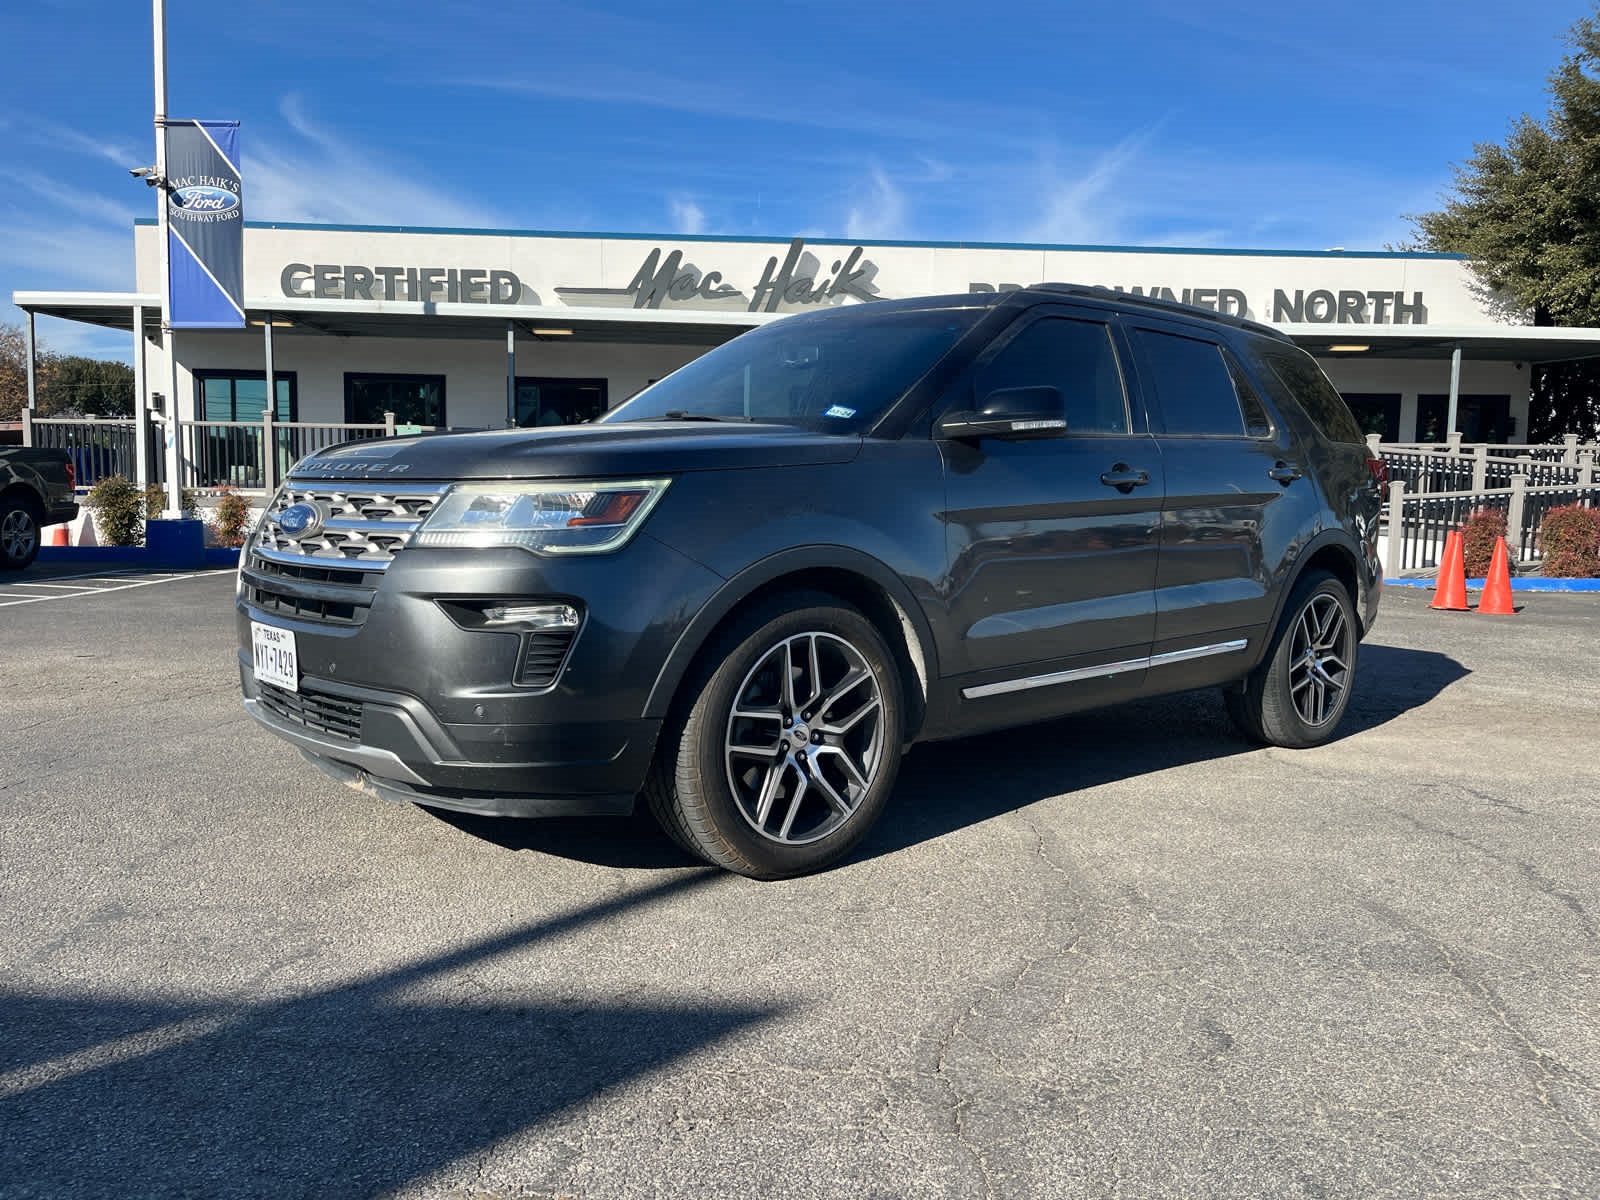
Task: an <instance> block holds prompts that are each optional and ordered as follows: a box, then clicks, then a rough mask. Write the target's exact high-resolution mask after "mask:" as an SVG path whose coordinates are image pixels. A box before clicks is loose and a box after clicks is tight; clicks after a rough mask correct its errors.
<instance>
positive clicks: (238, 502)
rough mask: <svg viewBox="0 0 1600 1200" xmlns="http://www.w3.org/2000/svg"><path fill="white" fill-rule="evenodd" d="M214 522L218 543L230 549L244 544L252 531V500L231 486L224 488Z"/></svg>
mask: <svg viewBox="0 0 1600 1200" xmlns="http://www.w3.org/2000/svg"><path fill="white" fill-rule="evenodd" d="M212 524H213V526H214V527H215V529H216V531H217V545H219V546H227V547H229V548H230V549H232V548H235V547H238V546H242V545H244V539H245V536H246V535H247V534H248V533H249V532H250V501H248V500H246V499H245V498H244V497H243V496H241V495H240V494H239V493H238V492H236V491H234V489H233V488H231V487H225V488H223V489H222V498H221V499H220V500H218V501H217V511H216V513H215V514H214V515H213V519H212Z"/></svg>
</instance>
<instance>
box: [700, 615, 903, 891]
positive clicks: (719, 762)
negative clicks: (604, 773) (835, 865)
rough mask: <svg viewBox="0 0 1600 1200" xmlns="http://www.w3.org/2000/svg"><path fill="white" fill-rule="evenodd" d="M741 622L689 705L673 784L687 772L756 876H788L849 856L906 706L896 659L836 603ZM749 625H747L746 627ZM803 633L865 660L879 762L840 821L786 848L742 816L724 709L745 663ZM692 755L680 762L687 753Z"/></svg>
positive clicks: (874, 800)
mask: <svg viewBox="0 0 1600 1200" xmlns="http://www.w3.org/2000/svg"><path fill="white" fill-rule="evenodd" d="M761 615H763V616H766V619H761V616H754V619H752V620H751V621H750V622H747V623H744V624H742V625H741V626H740V627H739V628H738V629H736V630H735V631H733V632H732V633H731V634H730V637H729V638H728V639H727V640H726V641H724V642H723V646H724V647H727V653H726V654H724V655H723V656H722V657H721V661H720V662H718V663H717V664H716V665H715V667H714V669H713V670H712V671H711V673H710V676H709V678H707V679H706V680H705V682H704V685H703V687H702V688H701V689H700V691H699V694H698V696H697V697H696V698H695V700H694V703H693V706H692V708H691V710H690V724H691V728H690V729H688V730H686V733H687V735H688V736H686V737H685V739H684V742H683V745H682V750H681V756H680V761H679V763H678V772H677V775H678V779H677V783H678V787H679V789H680V792H681V791H682V789H683V788H684V785H685V783H686V782H689V780H688V779H686V778H685V772H686V769H687V770H688V771H691V772H692V776H691V777H692V778H693V779H694V781H695V782H694V783H693V784H691V787H692V788H693V790H694V791H695V793H696V794H697V795H696V798H697V799H698V801H699V803H700V804H701V806H702V807H703V810H704V813H705V815H706V816H707V817H708V818H709V819H710V821H711V824H712V825H713V826H714V828H715V830H716V832H717V834H718V835H719V836H720V838H721V839H722V840H723V841H724V842H726V843H727V844H728V845H729V847H730V848H731V849H733V850H734V851H735V852H736V854H737V855H738V857H739V858H740V859H742V860H744V863H745V864H748V866H749V867H750V868H754V869H753V870H751V869H744V868H742V867H741V868H736V869H741V870H742V873H744V874H749V875H753V876H755V877H758V878H786V877H789V876H793V875H799V874H804V873H806V872H808V871H815V870H818V869H820V868H821V867H824V866H826V865H827V864H829V863H831V862H835V861H837V860H838V859H839V858H840V857H842V856H843V855H845V854H848V853H849V852H850V851H851V850H852V849H854V848H855V846H856V845H857V844H858V843H859V842H860V841H861V839H862V838H863V837H864V836H866V833H867V831H868V830H869V829H871V827H872V825H873V824H874V823H875V822H876V821H877V819H878V817H879V816H880V815H881V814H882V811H883V808H884V806H885V804H886V803H887V802H888V798H889V794H890V792H891V791H893V789H894V782H895V777H896V775H897V774H898V772H899V765H900V757H901V751H902V743H903V740H904V725H905V716H904V714H905V706H904V701H903V698H902V689H901V683H900V676H899V671H898V670H897V668H896V665H895V658H894V655H893V653H892V651H891V650H890V648H889V646H888V645H887V643H886V642H885V641H884V639H883V637H882V635H881V634H880V633H879V632H878V630H877V628H876V627H875V626H874V625H873V624H872V623H871V622H870V621H868V620H867V619H866V618H865V617H864V616H862V615H861V614H860V613H859V612H857V611H856V610H854V609H852V608H848V607H845V606H843V605H842V604H815V603H811V604H808V605H807V606H806V607H803V608H795V609H791V610H788V611H784V612H781V613H779V614H777V615H769V614H766V613H763V614H761ZM752 626H753V627H752ZM803 633H827V634H832V635H834V636H836V637H840V638H843V639H844V640H845V641H847V642H849V643H850V644H851V645H852V646H853V647H854V648H855V649H856V650H857V651H858V652H859V653H860V654H861V656H862V657H863V658H864V659H866V661H867V664H868V666H869V667H870V668H871V670H872V672H873V674H874V676H875V677H876V679H877V684H878V689H879V694H880V695H881V696H882V698H883V721H884V726H883V738H884V745H883V761H882V764H881V765H880V767H879V769H878V774H877V776H876V777H875V778H874V779H873V781H872V785H871V787H870V788H869V789H868V792H867V795H866V798H865V799H863V800H862V801H861V803H860V804H859V805H858V806H857V808H856V811H855V812H854V814H852V816H851V817H850V819H849V820H848V821H846V822H845V824H844V825H843V826H841V827H840V828H838V829H836V830H834V831H833V832H832V833H830V834H828V835H827V836H826V837H823V838H821V839H819V840H817V841H815V842H810V843H807V844H805V845H800V846H788V845H783V844H780V843H778V842H774V841H771V840H769V839H767V838H764V837H762V836H761V835H760V834H758V833H757V832H756V831H755V830H754V829H753V828H751V826H750V825H749V823H748V822H747V821H746V820H745V818H744V815H743V813H742V812H741V811H740V809H739V806H738V803H737V801H736V800H735V799H734V796H733V791H732V788H731V787H730V785H729V783H728V778H727V771H726V768H725V765H724V761H723V754H724V742H725V738H726V735H727V722H728V715H729V712H730V710H731V708H732V705H733V701H734V699H735V693H736V692H737V690H738V688H739V687H740V685H741V684H742V683H743V682H744V679H745V677H746V675H748V674H749V672H750V670H751V668H753V667H754V666H755V664H756V663H757V662H758V661H759V660H760V659H761V658H762V657H763V656H764V655H766V654H767V653H768V652H769V651H770V650H771V649H772V648H773V646H775V645H776V644H777V643H779V642H780V641H782V640H784V639H785V638H790V637H794V636H795V635H797V634H803ZM690 757H692V759H693V760H694V761H693V762H692V763H691V762H686V761H683V760H684V759H685V758H690Z"/></svg>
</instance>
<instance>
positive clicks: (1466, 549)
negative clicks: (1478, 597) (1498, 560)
mask: <svg viewBox="0 0 1600 1200" xmlns="http://www.w3.org/2000/svg"><path fill="white" fill-rule="evenodd" d="M1505 536H1506V514H1505V513H1503V512H1501V511H1500V510H1499V509H1498V508H1480V509H1476V510H1475V511H1474V512H1473V513H1472V515H1471V516H1469V517H1468V518H1467V519H1466V520H1465V521H1464V522H1462V525H1461V550H1462V553H1463V554H1464V555H1465V556H1466V560H1467V577H1468V578H1469V579H1482V578H1483V577H1484V576H1486V575H1488V574H1489V566H1490V564H1491V563H1493V562H1494V544H1495V541H1496V539H1498V538H1503V537H1505Z"/></svg>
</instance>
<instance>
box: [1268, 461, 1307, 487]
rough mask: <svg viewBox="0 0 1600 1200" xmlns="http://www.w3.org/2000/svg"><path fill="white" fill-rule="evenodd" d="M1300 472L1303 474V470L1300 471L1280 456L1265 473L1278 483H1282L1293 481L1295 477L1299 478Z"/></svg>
mask: <svg viewBox="0 0 1600 1200" xmlns="http://www.w3.org/2000/svg"><path fill="white" fill-rule="evenodd" d="M1302 474H1304V472H1302V471H1301V470H1300V468H1299V467H1297V466H1295V465H1294V464H1293V463H1286V462H1284V461H1283V460H1282V459H1281V458H1280V459H1279V460H1278V462H1277V465H1276V466H1274V467H1273V468H1272V470H1270V471H1268V472H1267V475H1268V476H1269V477H1270V478H1272V479H1276V480H1277V481H1278V482H1279V483H1283V484H1289V483H1293V482H1294V481H1295V480H1296V479H1299V478H1300V476H1301V475H1302Z"/></svg>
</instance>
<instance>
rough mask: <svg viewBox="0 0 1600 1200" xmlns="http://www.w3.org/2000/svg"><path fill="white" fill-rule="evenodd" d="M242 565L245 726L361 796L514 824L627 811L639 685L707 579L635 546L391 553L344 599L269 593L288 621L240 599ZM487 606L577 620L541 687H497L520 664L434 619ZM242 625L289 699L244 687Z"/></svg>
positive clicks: (306, 583)
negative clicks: (289, 599) (280, 652)
mask: <svg viewBox="0 0 1600 1200" xmlns="http://www.w3.org/2000/svg"><path fill="white" fill-rule="evenodd" d="M251 567H252V562H251V560H250V559H249V558H248V556H247V560H246V563H245V570H244V571H243V573H242V576H241V588H240V599H239V603H238V606H237V617H238V629H239V643H240V650H239V656H238V663H239V677H240V686H241V689H242V691H243V694H244V706H245V709H246V711H247V712H248V713H249V714H250V715H251V716H252V717H253V718H254V719H255V720H256V721H257V722H259V723H260V724H261V725H263V726H264V727H266V728H267V729H269V730H271V731H272V732H273V733H275V734H277V735H278V736H279V737H282V738H284V739H285V740H286V741H289V742H291V743H292V744H293V745H295V746H296V747H297V748H299V749H300V750H301V751H302V752H303V753H304V754H306V755H307V756H308V757H310V758H311V759H312V760H313V761H314V762H315V764H316V765H317V766H318V767H319V768H321V769H323V770H325V771H327V772H328V773H330V774H333V775H334V776H335V777H337V778H340V779H341V780H342V781H344V782H346V783H350V784H352V785H353V786H356V787H359V788H361V789H362V790H365V791H369V792H372V793H375V794H378V795H382V796H385V797H386V798H389V799H395V800H404V801H407V802H412V803H418V804H426V805H431V806H434V807H439V808H450V809H456V810H459V811H465V812H474V813H485V814H493V815H501V816H526V817H536V816H558V815H575V814H584V815H588V814H601V813H604V814H625V813H627V812H629V811H631V810H632V808H633V804H634V797H635V796H636V795H637V793H638V792H639V790H640V788H641V787H642V786H643V785H644V780H645V777H646V774H647V773H648V771H649V768H650V762H651V759H652V757H653V756H654V753H655V745H656V738H657V735H658V734H659V732H660V727H661V722H660V721H659V720H656V719H650V718H646V717H644V716H642V715H641V714H642V713H643V712H644V710H645V704H646V700H647V698H648V696H649V693H650V689H651V688H652V686H653V685H654V684H655V681H656V678H657V676H658V675H659V673H660V671H661V669H662V665H663V664H664V663H665V662H666V660H667V657H668V655H669V653H670V652H671V649H672V647H673V645H674V644H675V643H676V641H677V638H678V636H679V635H680V633H681V632H682V629H683V627H684V625H685V624H686V623H687V621H688V620H689V619H690V618H691V617H692V615H693V614H694V613H695V612H697V611H698V610H699V608H700V606H701V605H702V604H704V602H705V600H706V598H707V597H709V595H710V594H711V593H712V591H713V590H714V589H715V587H716V586H717V585H718V584H720V582H721V580H720V579H719V577H718V576H716V575H715V574H713V573H712V572H710V571H708V570H707V569H706V568H704V567H702V566H700V565H699V564H698V563H695V562H693V561H692V560H690V559H688V558H685V557H684V556H683V555H681V554H679V553H677V552H676V551H674V550H671V549H669V548H668V547H666V546H664V545H662V544H661V543H659V542H655V541H653V540H651V539H650V538H648V537H640V538H638V539H637V540H636V541H635V542H634V543H633V544H631V545H630V546H629V547H628V548H627V549H626V550H625V551H623V552H621V553H619V554H615V555H605V556H595V557H594V558H590V559H570V560H545V559H538V558H535V557H534V556H532V555H529V554H527V553H526V552H524V551H521V550H516V549H493V550H461V549H450V550H430V549H408V550H405V551H404V552H403V553H400V554H398V555H396V556H395V558H394V560H393V562H392V563H391V564H390V565H389V567H388V569H387V571H386V572H384V573H383V574H382V575H381V576H376V577H375V573H368V575H367V577H366V578H365V579H364V581H363V583H364V585H365V586H364V587H362V588H360V589H356V588H354V587H347V586H343V585H340V586H338V587H336V586H335V585H333V584H330V583H329V582H328V581H327V580H322V579H319V580H306V579H298V580H288V581H275V582H274V586H276V587H279V588H280V590H282V591H284V592H285V593H288V592H298V593H299V594H300V595H301V596H302V597H303V598H305V599H306V604H307V605H308V607H307V608H305V609H304V610H299V611H293V610H289V609H287V608H286V606H285V605H284V604H283V603H282V602H281V600H274V601H272V603H271V604H266V602H265V601H262V602H261V603H256V602H255V601H256V600H257V599H258V597H260V596H261V595H262V593H261V592H260V590H259V587H258V586H257V584H258V583H259V582H260V580H259V579H257V578H255V576H254V574H253V572H252V570H251ZM341 587H342V590H340V589H341ZM335 593H337V595H335ZM330 597H331V600H330ZM502 597H503V598H506V599H508V600H511V599H516V598H528V597H535V598H550V599H557V600H563V601H566V602H570V603H573V604H575V605H576V606H577V607H579V608H580V610H581V611H582V613H583V618H582V624H581V626H580V628H579V630H578V632H577V633H576V635H575V637H574V638H573V640H572V642H571V645H570V649H569V650H568V651H567V652H566V657H565V659H564V660H563V661H562V662H561V665H560V667H559V669H558V670H555V673H554V676H553V678H552V679H551V680H550V681H548V682H546V683H544V684H543V685H542V686H524V685H519V684H517V683H516V682H514V680H515V678H516V677H517V676H518V672H519V665H520V664H521V663H522V662H523V661H524V659H523V657H522V656H523V653H524V652H523V650H522V649H521V643H520V642H519V638H518V637H517V636H516V635H513V634H508V633H505V632H499V631H490V630H484V629H476V628H467V627H463V625H462V624H461V623H460V622H459V621H458V620H456V619H453V618H452V616H451V612H452V610H453V606H454V605H455V603H456V602H458V601H460V600H462V599H463V598H467V599H476V600H482V599H484V598H502ZM351 598H354V599H355V601H357V602H356V603H354V604H351V603H345V602H344V601H346V600H350V599H351ZM324 600H328V601H329V602H328V603H324V602H323V601H324ZM332 600H338V601H339V603H333V602H332ZM252 621H259V622H261V623H263V624H267V625H272V626H276V627H279V628H285V629H290V630H293V632H294V634H295V643H296V647H297V658H298V668H299V674H298V691H289V690H286V689H283V688H278V687H274V686H272V685H270V684H263V683H261V682H260V681H258V680H257V679H256V678H255V672H254V664H253V658H252V654H251V650H250V646H251V629H250V626H251V622H252Z"/></svg>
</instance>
